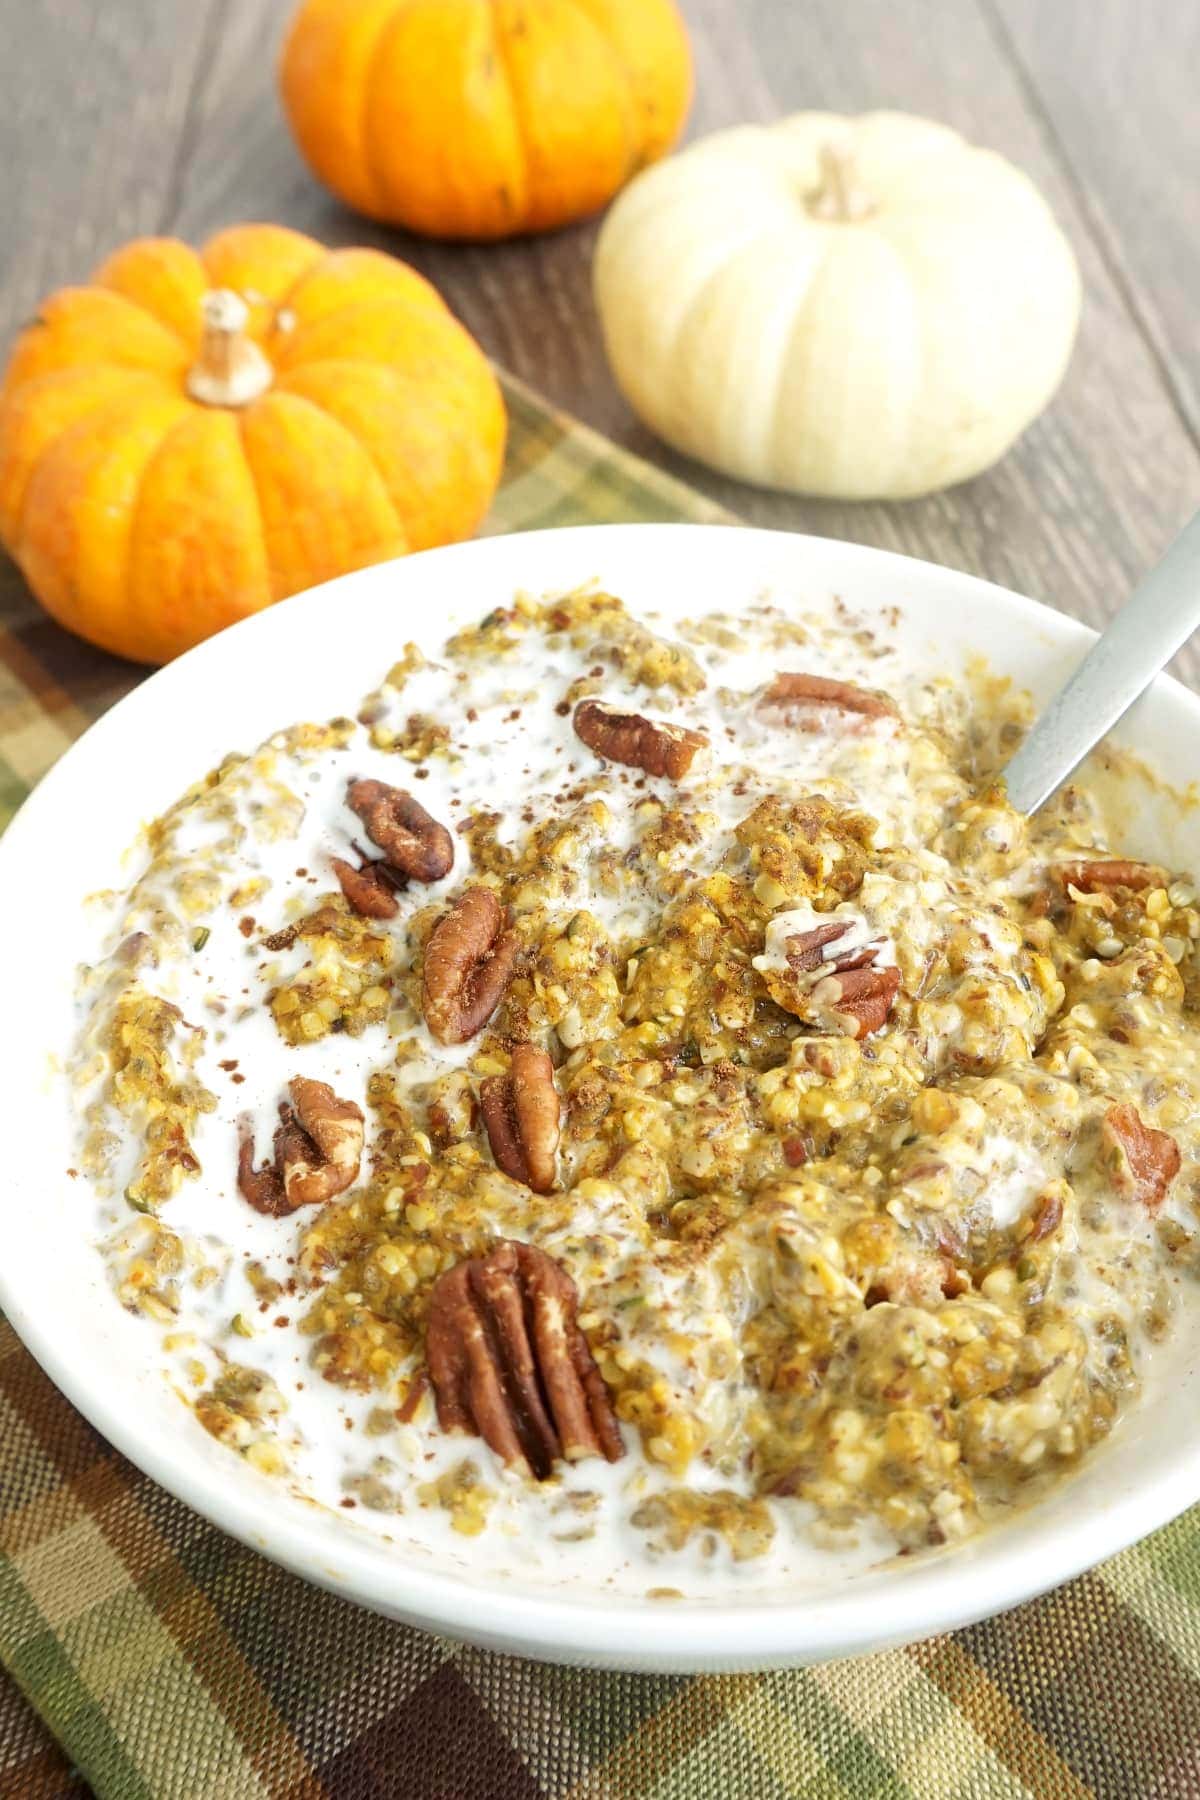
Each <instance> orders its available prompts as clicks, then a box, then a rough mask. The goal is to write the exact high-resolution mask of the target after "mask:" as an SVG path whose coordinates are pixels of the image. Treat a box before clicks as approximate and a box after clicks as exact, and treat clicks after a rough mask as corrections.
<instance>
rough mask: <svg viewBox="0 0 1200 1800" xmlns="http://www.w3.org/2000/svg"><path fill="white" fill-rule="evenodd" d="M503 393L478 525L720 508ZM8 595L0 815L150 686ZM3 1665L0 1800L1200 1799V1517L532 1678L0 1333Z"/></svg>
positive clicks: (708, 513)
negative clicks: (785, 1630)
mask: <svg viewBox="0 0 1200 1800" xmlns="http://www.w3.org/2000/svg"><path fill="white" fill-rule="evenodd" d="M509 400H510V405H511V412H512V426H513V429H512V447H511V452H510V456H509V463H508V471H507V475H506V479H505V483H504V486H503V488H502V490H501V493H500V496H499V499H498V502H497V505H496V509H495V513H494V515H493V519H492V529H493V530H499V531H515V530H527V529H530V528H533V527H540V526H549V525H568V524H582V523H590V522H593V521H597V520H606V519H666V518H689V519H696V518H700V519H717V518H720V517H722V516H723V515H721V514H720V513H719V512H718V511H717V509H716V508H714V507H712V506H710V505H709V504H708V503H707V502H706V501H704V500H703V499H701V498H700V496H698V495H697V494H694V493H692V492H691V491H689V490H688V489H686V488H684V487H681V486H680V485H679V484H678V483H677V482H674V481H672V480H671V479H669V478H668V477H666V476H664V475H662V474H660V473H658V472H657V471H655V470H653V469H651V468H648V467H646V466H645V465H643V464H640V463H637V462H636V461H634V460H633V459H631V458H629V457H627V456H625V455H624V454H622V453H621V452H619V451H617V450H616V449H614V447H613V446H612V445H611V444H608V443H606V442H605V441H604V440H603V439H601V438H598V437H596V436H595V435H594V434H592V433H590V432H588V431H585V430H584V429H583V428H582V427H580V426H578V425H576V424H574V423H572V422H570V421H567V420H564V419H563V418H561V417H558V416H555V415H553V414H551V413H549V412H548V411H547V410H546V409H545V408H544V407H543V406H542V405H541V404H540V403H539V402H538V401H537V400H536V399H535V398H534V397H533V396H531V395H530V394H528V393H527V392H525V391H524V390H522V389H520V388H517V387H516V386H511V387H510V391H509ZM9 591H11V592H12V593H13V595H14V598H13V599H11V600H10V601H9V602H8V603H7V604H6V605H5V606H4V608H3V610H2V611H0V824H2V823H3V822H5V821H6V820H7V818H8V817H9V816H11V813H12V811H13V810H14V808H15V807H16V805H17V804H18V803H19V802H20V800H21V798H22V796H23V795H24V794H25V793H26V792H27V791H28V789H29V787H30V786H31V785H32V783H33V782H35V781H36V780H37V778H38V777H39V776H40V775H41V774H42V773H43V772H44V771H45V769H46V768H47V767H48V766H49V765H50V763H51V762H53V760H54V758H55V757H56V756H57V755H58V754H59V753H60V752H61V751H62V750H63V749H64V748H65V747H66V745H67V744H68V743H70V742H71V740H72V739H73V738H75V737H76V736H77V735H78V734H79V732H80V731H81V730H82V729H83V728H84V726H85V725H87V724H88V722H89V721H90V720H91V719H93V718H95V717H96V715H97V714H98V713H100V712H103V711H104V709H105V708H106V707H107V706H109V705H110V704H111V703H112V702H113V701H114V700H115V699H117V698H118V697H119V696H120V695H121V694H122V693H124V692H125V691H126V690H127V689H128V688H129V687H131V686H132V685H133V683H134V682H135V681H136V680H137V678H138V676H137V672H136V671H135V670H132V669H131V668H130V667H129V666H128V665H127V664H123V663H119V662H117V661H115V660H113V659H112V658H108V657H105V656H103V655H101V654H100V653H99V652H94V651H91V650H89V649H88V648H87V647H86V646H84V645H80V644H78V643H76V642H75V641H74V640H72V639H69V638H67V637H66V636H65V635H64V634H63V633H62V632H60V631H59V630H58V629H57V628H56V627H55V626H54V625H52V624H50V623H49V621H47V620H46V619H45V618H44V617H43V616H42V615H41V614H40V613H38V611H37V609H36V608H35V607H34V605H33V603H32V601H30V600H28V598H27V597H24V596H23V595H22V594H21V593H20V591H19V590H18V589H17V588H15V587H14V586H13V585H12V584H10V590H9ZM0 1659H2V1661H3V1663H4V1667H5V1669H6V1670H7V1671H8V1674H9V1676H10V1677H11V1683H12V1684H15V1685H10V1686H9V1687H8V1688H7V1689H6V1690H0V1794H4V1795H9V1796H17V1795H19V1796H21V1797H22V1800H35V1797H43V1800H49V1797H51V1796H54V1797H58V1796H65V1795H68V1794H69V1795H72V1796H75V1795H79V1796H83V1795H86V1794H87V1793H88V1792H89V1791H93V1792H95V1793H96V1794H98V1795H101V1796H105V1797H106V1800H107V1797H109V1796H112V1797H114V1800H115V1797H119V1800H141V1797H143V1796H145V1797H147V1800H151V1797H153V1800H243V1797H246V1800H249V1797H250V1796H263V1797H266V1796H272V1797H277V1796H279V1797H281V1796H288V1797H289V1800H291V1797H292V1796H298V1797H300V1800H326V1797H336V1800H727V1797H728V1800H799V1797H801V1796H803V1797H805V1800H865V1797H867V1796H870V1797H871V1800H874V1797H875V1796H889V1797H895V1800H907V1797H910V1796H911V1797H913V1800H1017V1797H1018V1796H1030V1795H1033V1796H1037V1797H1038V1800H1086V1797H1087V1796H1089V1795H1095V1796H1101V1797H1102V1800H1200V1508H1198V1509H1197V1510H1196V1511H1195V1512H1193V1513H1191V1514H1189V1515H1187V1516H1186V1517H1184V1518H1183V1519H1181V1520H1178V1521H1177V1522H1176V1523H1175V1524H1174V1525H1172V1526H1170V1527H1168V1528H1167V1529H1166V1530H1165V1531H1161V1532H1159V1533H1158V1534H1157V1535H1156V1536H1154V1537H1152V1538H1150V1539H1148V1540H1147V1541H1146V1542H1145V1543H1143V1544H1141V1545H1139V1546H1138V1547H1137V1548H1136V1549H1133V1550H1129V1551H1126V1552H1125V1553H1124V1554H1123V1555H1121V1556H1118V1557H1117V1558H1115V1560H1114V1561H1112V1562H1110V1563H1108V1564H1106V1565H1105V1566H1104V1567H1103V1568H1101V1569H1099V1570H1097V1571H1096V1572H1094V1573H1093V1574H1091V1575H1088V1576H1085V1577H1084V1578H1083V1579H1081V1580H1079V1581H1075V1582H1072V1583H1071V1584H1070V1585H1069V1586H1068V1587H1066V1588H1063V1589H1060V1590H1059V1591H1058V1592H1057V1593H1055V1594H1053V1595H1050V1596H1048V1597H1047V1598H1045V1599H1042V1600H1039V1601H1035V1602H1034V1603H1032V1604H1030V1605H1028V1606H1024V1607H1022V1608H1020V1609H1019V1610H1017V1611H1016V1612H1011V1613H1008V1614H1005V1615H1004V1616H1002V1617H1001V1618H998V1619H993V1620H990V1621H988V1622H987V1623H985V1624H983V1625H978V1626H975V1627H973V1628H972V1629H970V1630H967V1631H962V1632H958V1633H955V1634H954V1635H953V1636H950V1637H942V1638H936V1639H932V1640H930V1641H928V1642H926V1643H923V1644H918V1645H915V1646H913V1647H912V1648H910V1649H908V1650H897V1651H891V1652H887V1653H884V1654H881V1655H878V1656H873V1657H865V1658H861V1659H857V1660H854V1661H849V1662H841V1663H834V1664H829V1665H827V1666H826V1667H824V1668H820V1669H813V1670H806V1671H800V1672H797V1673H788V1674H774V1675H739V1676H727V1677H709V1678H700V1679H682V1678H669V1677H649V1676H635V1675H604V1674H594V1673H588V1672H583V1671H580V1670H572V1669H556V1668H549V1667H544V1666H541V1665H539V1664H536V1663H529V1662H521V1661H517V1660H515V1659H512V1658H506V1657H499V1656H493V1655H490V1654H487V1653H485V1652H482V1651H477V1650H471V1649H464V1648H462V1647H459V1646H455V1645H452V1644H448V1643H444V1642H442V1641H440V1640H438V1639H436V1638H431V1637H427V1636H425V1635H423V1634H422V1633H419V1632H415V1631H409V1630H406V1629H405V1628H403V1627H401V1626H398V1625H393V1624H389V1623H387V1622H386V1621H384V1620H382V1619H380V1618H377V1617H375V1616H373V1615H372V1614H370V1613H367V1612H363V1611H361V1610H359V1609H358V1608H356V1607H354V1606H352V1605H350V1604H349V1603H347V1602H346V1601H342V1600H338V1599H336V1598H334V1597H332V1596H330V1595H328V1594H324V1593H319V1592H317V1591H316V1590H315V1589H312V1588H309V1587H307V1586H305V1585H304V1584H303V1583H302V1582H300V1581H298V1580H296V1579H295V1578H294V1577H292V1576H290V1575H287V1574H284V1573H283V1572H282V1571H281V1570H279V1569H277V1568H275V1567H274V1566H273V1565H272V1564H270V1563H268V1562H266V1561H264V1560H263V1559H262V1558H261V1557H259V1556H257V1555H256V1554H255V1553H254V1552H252V1551H250V1550H247V1549H244V1548H243V1547H242V1546H241V1545H240V1544H236V1543H234V1542H232V1541H231V1540H230V1539H228V1538H226V1537H224V1536H223V1535H222V1534H221V1533H219V1532H217V1531H215V1530H213V1529H212V1528H211V1527H210V1526H208V1525H206V1524H204V1523H203V1522H202V1521H201V1520H200V1519H198V1518H197V1517H196V1516H195V1515H194V1514H192V1513H191V1512H189V1511H188V1510H187V1509H186V1508H185V1507H183V1506H181V1505H180V1504H178V1503H177V1502H176V1501H174V1500H172V1499H170V1498H169V1497H168V1496H167V1495H166V1494H165V1493H163V1492H162V1490H161V1489H159V1488H157V1487H155V1486H154V1485H153V1484H152V1483H151V1482H149V1481H147V1480H146V1479H145V1478H144V1477H143V1476H141V1475H140V1474H139V1473H138V1472H137V1471H136V1470H135V1469H134V1468H133V1467H132V1466H131V1465H130V1464H129V1463H127V1462H125V1461H124V1460H123V1459H122V1458H121V1457H120V1456H118V1455H117V1454H116V1453H115V1452H114V1451H113V1450H112V1449H111V1448H110V1447H109V1445H108V1444H106V1443H105V1442H104V1440H103V1439H102V1438H100V1437H99V1436H98V1435H97V1434H96V1433H95V1432H94V1431H92V1430H91V1428H90V1427H89V1426H88V1425H86V1424H85V1423H84V1421H83V1419H82V1418H81V1417H80V1416H79V1414H77V1413H76V1412H75V1411H74V1410H73V1409H72V1408H71V1407H70V1406H68V1405H67V1403H66V1401H65V1400H63V1399H62V1398H60V1396H59V1395H58V1394H57V1392H56V1391H55V1390H54V1388H53V1387H52V1386H51V1385H50V1383H49V1382H48V1381H47V1380H46V1378H45V1377H44V1376H43V1375H42V1373H41V1371H40V1369H39V1368H38V1367H37V1365H36V1364H35V1363H34V1362H33V1360H32V1358H31V1357H30V1356H28V1355H27V1354H26V1352H25V1351H24V1350H23V1349H22V1347H21V1345H20V1343H19V1342H18V1340H17V1339H16V1337H15V1336H14V1334H13V1333H12V1332H11V1330H9V1329H8V1327H7V1326H5V1325H3V1324H0ZM22 1696H23V1697H22Z"/></svg>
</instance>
